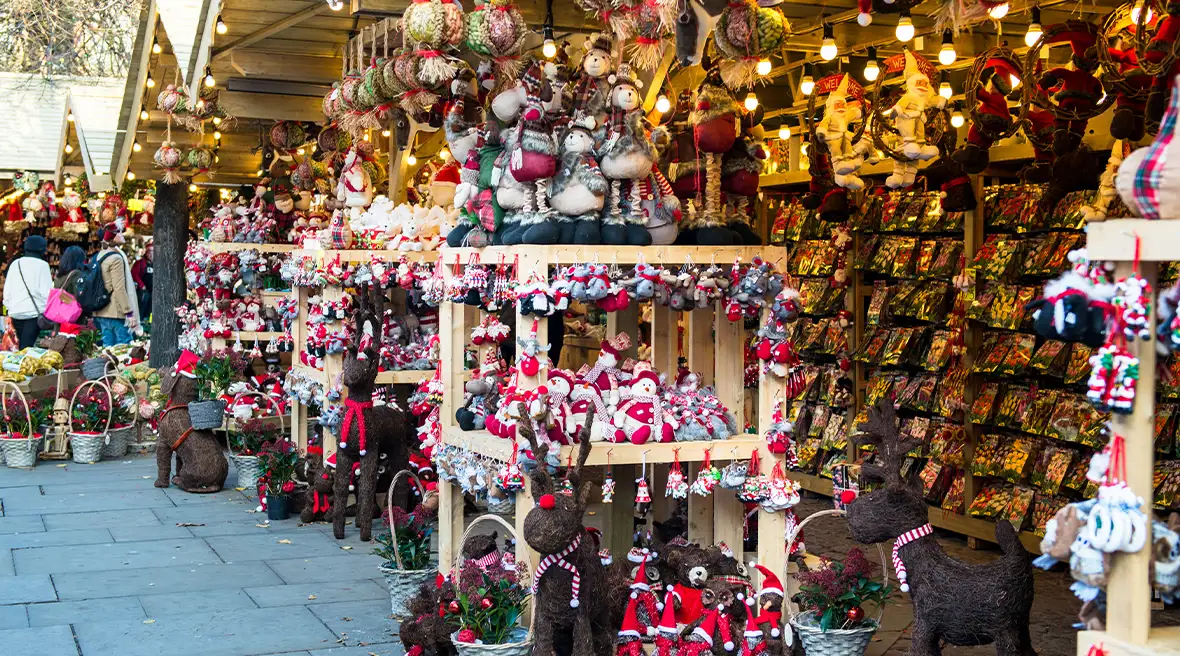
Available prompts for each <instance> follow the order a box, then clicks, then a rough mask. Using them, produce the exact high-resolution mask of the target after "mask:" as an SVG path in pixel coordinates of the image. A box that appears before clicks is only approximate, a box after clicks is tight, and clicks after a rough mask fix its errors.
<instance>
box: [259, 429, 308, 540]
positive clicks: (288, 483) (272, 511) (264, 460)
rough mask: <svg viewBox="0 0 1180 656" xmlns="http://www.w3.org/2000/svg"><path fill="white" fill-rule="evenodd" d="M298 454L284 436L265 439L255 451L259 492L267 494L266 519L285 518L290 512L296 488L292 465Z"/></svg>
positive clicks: (296, 462) (296, 463)
mask: <svg viewBox="0 0 1180 656" xmlns="http://www.w3.org/2000/svg"><path fill="white" fill-rule="evenodd" d="M298 464H299V454H298V453H297V452H296V451H295V448H294V447H293V446H292V445H291V442H290V441H288V440H286V439H280V440H276V441H274V442H267V443H266V444H264V445H262V448H261V449H260V450H259V452H258V466H259V468H260V469H261V470H262V471H263V475H262V476H260V477H259V478H258V483H259V494H265V495H266V516H267V518H268V519H273V520H280V519H287V518H288V517H289V516H290V514H291V505H290V504H291V494H292V493H293V492H295V467H296V465H298Z"/></svg>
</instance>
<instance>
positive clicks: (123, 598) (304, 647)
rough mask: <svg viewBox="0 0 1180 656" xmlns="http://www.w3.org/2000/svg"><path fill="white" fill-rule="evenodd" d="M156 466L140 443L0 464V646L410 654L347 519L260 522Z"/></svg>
mask: <svg viewBox="0 0 1180 656" xmlns="http://www.w3.org/2000/svg"><path fill="white" fill-rule="evenodd" d="M62 465H64V466H62ZM154 479H155V459H154V458H142V457H140V458H130V459H126V460H120V461H104V462H101V463H98V464H96V465H78V464H74V463H72V462H70V463H55V462H42V463H40V464H39V465H38V466H37V467H36V468H35V469H33V470H31V471H24V470H16V469H9V468H6V467H0V654H3V655H4V656H160V655H161V654H164V655H167V656H264V655H270V654H286V655H291V656H370V655H377V656H388V655H399V656H400V655H401V654H402V653H403V650H402V648H401V644H400V643H398V642H397V636H396V631H397V625H396V624H395V623H394V621H393V620H392V619H389V593H388V592H387V591H386V588H385V582H384V580H382V579H381V578H380V575H379V574H378V572H377V565H378V564H379V559H378V558H377V557H376V556H373V555H371V554H370V548H371V547H370V546H369V545H368V544H364V543H361V542H360V541H359V540H357V538H356V533H355V530H354V529H353V528H352V527H351V526H350V527H349V538H348V539H346V540H344V541H337V540H335V539H334V538H333V537H332V533H331V527H330V526H329V525H327V524H313V525H308V526H299V525H298V524H299V521H298V518H292V519H290V520H287V521H283V522H270V523H268V522H267V521H266V515H265V514H261V513H259V514H255V513H252V512H250V511H252V510H254V508H255V506H256V502H255V501H254V500H253V499H252V498H249V497H247V496H246V495H245V494H243V493H241V492H238V491H236V490H233V489H232V488H231V489H228V490H225V491H222V492H220V493H218V494H213V495H194V494H188V493H186V492H182V491H180V490H178V489H176V488H169V489H166V490H160V489H156V488H154V487H152V481H153V480H154ZM230 480H231V481H232V480H233V474H232V473H231V475H230ZM178 524H185V525H183V526H181V525H178Z"/></svg>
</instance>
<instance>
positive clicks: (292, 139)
mask: <svg viewBox="0 0 1180 656" xmlns="http://www.w3.org/2000/svg"><path fill="white" fill-rule="evenodd" d="M305 143H307V131H306V130H304V129H303V126H302V125H301V124H300V123H299V122H297V121H279V122H277V123H275V124H274V125H273V126H271V128H270V145H271V146H273V147H274V149H275V150H278V151H283V152H291V151H294V150H296V149H298V148H299V147H300V146H302V145H303V144H305Z"/></svg>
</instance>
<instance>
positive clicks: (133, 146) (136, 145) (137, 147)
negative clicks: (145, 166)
mask: <svg viewBox="0 0 1180 656" xmlns="http://www.w3.org/2000/svg"><path fill="white" fill-rule="evenodd" d="M131 150H133V151H135V152H137V153H138V152H139V151H141V150H143V146H141V145H139V139H136V140H135V143H133V144H131Z"/></svg>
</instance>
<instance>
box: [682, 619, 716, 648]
mask: <svg viewBox="0 0 1180 656" xmlns="http://www.w3.org/2000/svg"><path fill="white" fill-rule="evenodd" d="M701 612H702V609H701V608H698V609H697V611H696V614H695V615H693V618H692V619H693V620H695V619H696V618H698V617H701ZM677 615H678V616H679V615H680V613H679V612H678V613H677ZM684 623H685V624H687V623H689V622H684ZM716 632H717V610H716V609H709V610H708V611H704V616H703V617H702V618H701V623H700V624H698V625H697V626H696V627H695V628H694V629H693V630H692V632H691V633H689V634H688V635H687V636H686V637H685V638H684V639H683V640H681V641H680V648H679V650H678V656H705V654H710V653H712V651H713V634H714V633H716Z"/></svg>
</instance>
